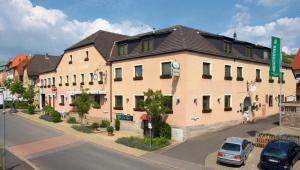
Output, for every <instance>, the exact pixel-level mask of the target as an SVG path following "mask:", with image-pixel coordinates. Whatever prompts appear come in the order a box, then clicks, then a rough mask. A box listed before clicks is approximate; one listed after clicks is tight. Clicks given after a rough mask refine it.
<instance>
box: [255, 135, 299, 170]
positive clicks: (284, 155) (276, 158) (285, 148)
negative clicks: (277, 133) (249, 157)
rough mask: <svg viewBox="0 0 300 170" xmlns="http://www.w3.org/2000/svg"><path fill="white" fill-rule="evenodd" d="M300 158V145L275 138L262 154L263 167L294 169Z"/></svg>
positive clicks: (261, 164) (261, 163)
mask: <svg viewBox="0 0 300 170" xmlns="http://www.w3.org/2000/svg"><path fill="white" fill-rule="evenodd" d="M299 158H300V146H299V145H297V144H296V143H295V142H292V141H288V140H273V141H271V142H269V143H268V144H267V146H266V147H265V148H264V149H263V150H262V152H261V155H260V162H259V166H260V168H261V169H272V170H273V169H283V170H286V169H292V167H293V165H294V164H295V163H296V162H297V160H299Z"/></svg>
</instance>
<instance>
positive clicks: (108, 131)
mask: <svg viewBox="0 0 300 170" xmlns="http://www.w3.org/2000/svg"><path fill="white" fill-rule="evenodd" d="M106 130H107V136H113V135H114V127H112V126H108V127H107V128H106Z"/></svg>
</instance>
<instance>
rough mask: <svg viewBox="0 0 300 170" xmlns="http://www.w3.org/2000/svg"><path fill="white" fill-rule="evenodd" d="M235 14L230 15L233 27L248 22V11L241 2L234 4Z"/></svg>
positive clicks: (249, 16) (249, 17)
mask: <svg viewBox="0 0 300 170" xmlns="http://www.w3.org/2000/svg"><path fill="white" fill-rule="evenodd" d="M235 9H236V11H237V12H236V14H235V15H234V16H233V17H232V21H233V25H234V27H236V26H240V25H244V24H248V23H249V22H250V19H251V15H250V14H249V13H248V8H247V7H246V6H244V5H241V4H235Z"/></svg>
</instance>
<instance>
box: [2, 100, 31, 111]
mask: <svg viewBox="0 0 300 170" xmlns="http://www.w3.org/2000/svg"><path fill="white" fill-rule="evenodd" d="M13 105H15V107H16V109H27V108H28V102H27V101H15V103H13V101H5V108H12V107H13Z"/></svg>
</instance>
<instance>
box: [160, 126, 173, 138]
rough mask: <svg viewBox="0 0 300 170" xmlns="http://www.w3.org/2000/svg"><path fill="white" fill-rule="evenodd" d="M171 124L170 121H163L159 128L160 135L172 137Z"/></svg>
mask: <svg viewBox="0 0 300 170" xmlns="http://www.w3.org/2000/svg"><path fill="white" fill-rule="evenodd" d="M171 131H172V130H171V126H170V125H169V124H168V123H162V124H161V126H160V128H159V136H160V137H164V138H167V139H171Z"/></svg>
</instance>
